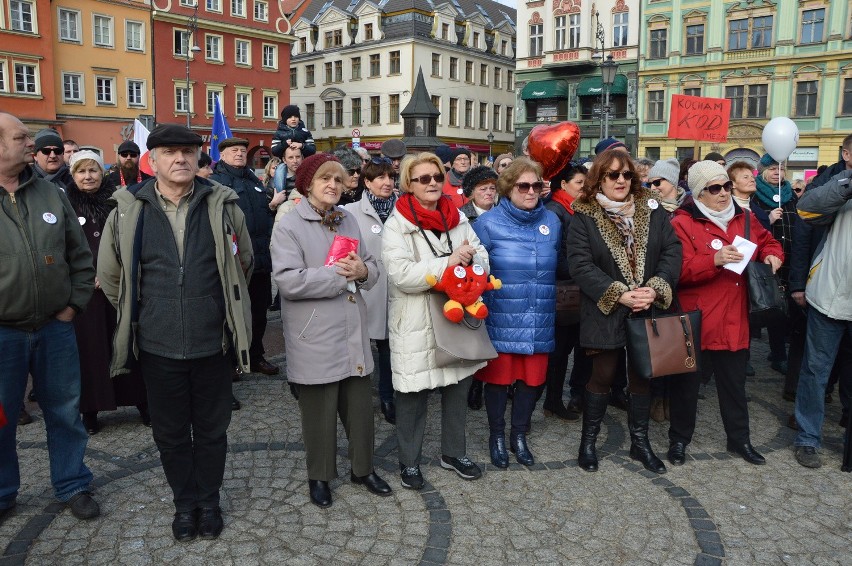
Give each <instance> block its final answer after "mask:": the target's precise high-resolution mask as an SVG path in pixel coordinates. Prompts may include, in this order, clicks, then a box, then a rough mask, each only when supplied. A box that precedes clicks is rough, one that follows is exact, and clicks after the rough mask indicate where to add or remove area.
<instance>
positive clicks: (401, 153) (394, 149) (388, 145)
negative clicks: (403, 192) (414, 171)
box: [382, 139, 408, 191]
mask: <svg viewBox="0 0 852 566" xmlns="http://www.w3.org/2000/svg"><path fill="white" fill-rule="evenodd" d="M406 153H408V148H407V147H406V145H405V142H404V141H402V140H398V139H392V140H387V141H386V142H383V143H382V155H383V156H384V157H387V158H388V159H390V160H391V165H393V174H394V181H393V187H394V189H395V190H397V191H399V164H400V163H402V158H403V157H405V154H406Z"/></svg>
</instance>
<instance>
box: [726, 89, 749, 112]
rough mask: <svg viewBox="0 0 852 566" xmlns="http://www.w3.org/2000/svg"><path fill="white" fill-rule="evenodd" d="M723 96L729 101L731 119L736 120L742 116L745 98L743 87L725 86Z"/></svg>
mask: <svg viewBox="0 0 852 566" xmlns="http://www.w3.org/2000/svg"><path fill="white" fill-rule="evenodd" d="M725 98H727V99H728V100H730V101H731V119H732V120H736V119H739V118H742V117H743V101H744V100H745V87H744V86H742V85H735V86H726V87H725Z"/></svg>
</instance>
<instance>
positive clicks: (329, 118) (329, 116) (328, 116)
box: [325, 100, 339, 128]
mask: <svg viewBox="0 0 852 566" xmlns="http://www.w3.org/2000/svg"><path fill="white" fill-rule="evenodd" d="M335 125H339V124H335V123H334V106H333V105H332V102H331V100H326V101H325V127H326V128H331V127H333V126H335Z"/></svg>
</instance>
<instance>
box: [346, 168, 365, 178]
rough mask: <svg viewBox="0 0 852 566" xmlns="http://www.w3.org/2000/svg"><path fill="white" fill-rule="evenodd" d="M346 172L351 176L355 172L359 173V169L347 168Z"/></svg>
mask: <svg viewBox="0 0 852 566" xmlns="http://www.w3.org/2000/svg"><path fill="white" fill-rule="evenodd" d="M346 172H347V173H349V176H350V177H351V176H352V175H354V174H356V173H360V172H361V170H360V169H347V170H346Z"/></svg>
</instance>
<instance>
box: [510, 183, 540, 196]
mask: <svg viewBox="0 0 852 566" xmlns="http://www.w3.org/2000/svg"><path fill="white" fill-rule="evenodd" d="M515 187H517V189H518V191H519V192H522V193H528V192H530V189H532V190H533V192H534V193H535V194H538V193H540V192H541V191H543V190H544V183H542V182H541V181H536V182H535V183H515Z"/></svg>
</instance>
